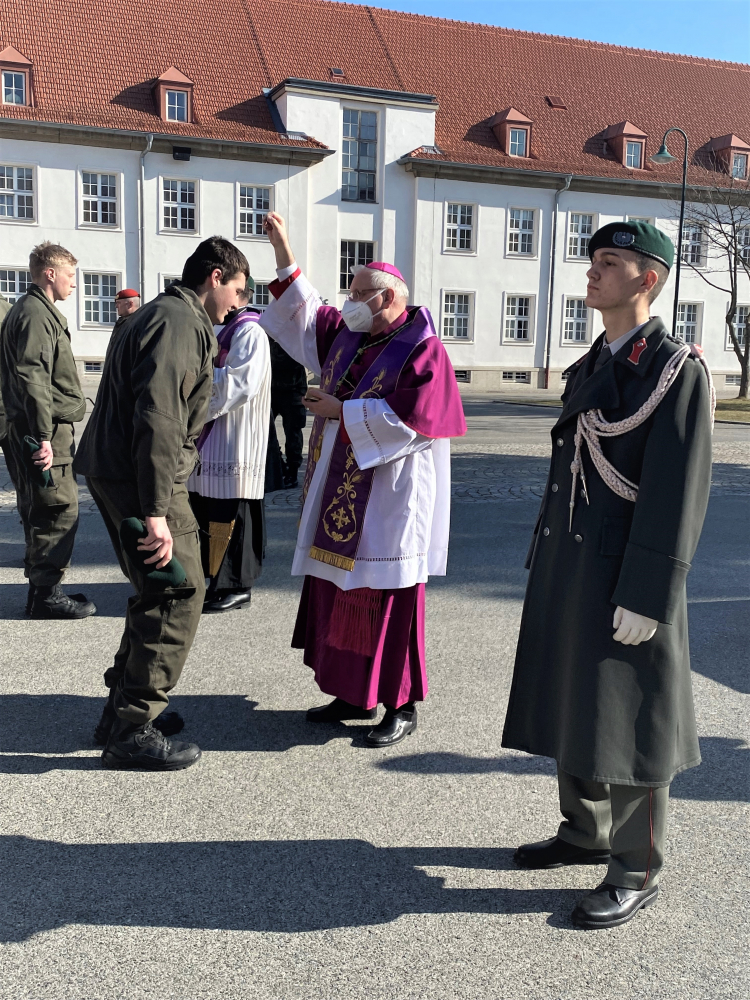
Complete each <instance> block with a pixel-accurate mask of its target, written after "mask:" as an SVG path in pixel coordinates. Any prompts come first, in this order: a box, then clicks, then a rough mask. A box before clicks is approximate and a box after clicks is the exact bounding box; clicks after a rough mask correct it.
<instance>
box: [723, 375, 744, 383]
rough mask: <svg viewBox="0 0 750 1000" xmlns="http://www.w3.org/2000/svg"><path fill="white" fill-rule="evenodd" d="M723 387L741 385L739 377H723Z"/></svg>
mask: <svg viewBox="0 0 750 1000" xmlns="http://www.w3.org/2000/svg"><path fill="white" fill-rule="evenodd" d="M724 385H742V376H741V375H725V376H724Z"/></svg>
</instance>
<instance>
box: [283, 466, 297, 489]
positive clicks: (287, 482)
mask: <svg viewBox="0 0 750 1000" xmlns="http://www.w3.org/2000/svg"><path fill="white" fill-rule="evenodd" d="M298 468H299V467H297V468H295V467H294V466H292V465H285V466H284V489H285V490H296V489H297V487H298V486H299V482H298V481H297V471H298Z"/></svg>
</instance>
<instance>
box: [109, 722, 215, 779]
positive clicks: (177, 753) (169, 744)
mask: <svg viewBox="0 0 750 1000" xmlns="http://www.w3.org/2000/svg"><path fill="white" fill-rule="evenodd" d="M200 755H201V750H200V747H199V746H198V745H197V744H195V743H181V742H179V741H178V740H170V739H167V737H166V736H163V735H162V734H161V733H160V732H159V730H158V729H155V728H154V726H153V724H152V723H151V722H147V723H146V724H145V725H138V724H137V723H133V722H127V721H126V720H125V719H120V718H119V717H118V718H117V720H116V721H115V723H114V725H113V726H112V731H111V732H110V735H109V741H108V742H107V745H106V747H105V748H104V752H103V753H102V764H103V765H104V767H113V768H135V769H137V770H139V771H181V770H183V768H186V767H190V765H191V764H195V762H196V761H197V760H199V758H200Z"/></svg>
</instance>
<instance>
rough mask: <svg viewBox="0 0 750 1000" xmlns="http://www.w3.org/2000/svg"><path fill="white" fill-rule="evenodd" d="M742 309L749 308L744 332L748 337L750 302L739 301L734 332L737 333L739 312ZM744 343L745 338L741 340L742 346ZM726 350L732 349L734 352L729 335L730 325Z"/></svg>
mask: <svg viewBox="0 0 750 1000" xmlns="http://www.w3.org/2000/svg"><path fill="white" fill-rule="evenodd" d="M740 309H747V318H746V321H745V334H744V336H745V337H747V335H748V327H750V302H738V303H737V310H736V312H735V314H734V332H735V333H737V332H738V331H737V313H739V311H740ZM738 339H739V338H738ZM743 344H744V339H743V340H740V346H742V345H743ZM724 350H725V351H732V352H733V353H734V345H733V344H732V338H731V337H730V336H729V327H727V335H726V346H725V347H724Z"/></svg>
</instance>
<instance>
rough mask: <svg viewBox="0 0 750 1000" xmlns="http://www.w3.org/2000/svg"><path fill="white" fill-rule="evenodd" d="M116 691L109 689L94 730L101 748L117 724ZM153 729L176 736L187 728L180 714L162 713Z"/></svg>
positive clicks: (163, 734) (155, 720) (166, 734)
mask: <svg viewBox="0 0 750 1000" xmlns="http://www.w3.org/2000/svg"><path fill="white" fill-rule="evenodd" d="M115 690H116V688H110V689H109V695H108V696H107V700H106V701H105V703H104V708H103V710H102V717H101V719H99V725H98V726H97V727H96V729H95V730H94V742H95V743H98V744H99V746H100V747H103V746H105V745H106V743H107V740H108V739H109V734H110V732H111V731H112V726H113V725H114V724H115V719H116V718H117V712H115ZM153 727H154V729H158V730H159V732H160V733H161V734H162V736H175V735H176V734H177V733H179V732H181V730H182V729H184V728H185V720H184V719H183V718H182V716H181V715H180V713H179V712H162V714H161V715H160V716H158V717H157V718H156V719H154V721H153Z"/></svg>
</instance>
